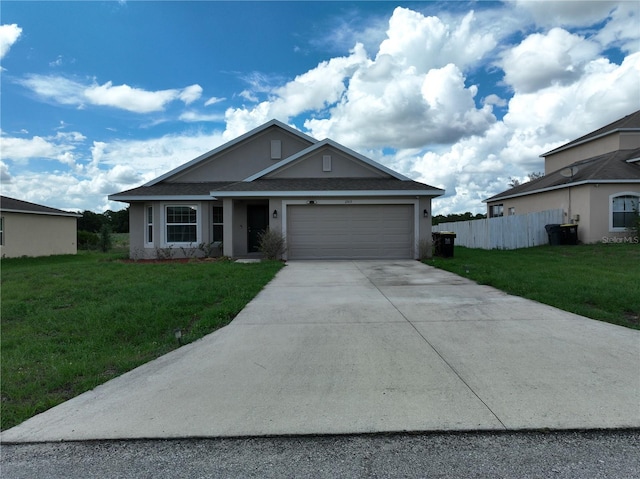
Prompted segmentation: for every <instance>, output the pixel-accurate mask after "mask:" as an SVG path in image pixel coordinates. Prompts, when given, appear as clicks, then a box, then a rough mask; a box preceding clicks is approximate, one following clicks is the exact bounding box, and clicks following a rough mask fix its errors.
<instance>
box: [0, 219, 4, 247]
mask: <svg viewBox="0 0 640 479" xmlns="http://www.w3.org/2000/svg"><path fill="white" fill-rule="evenodd" d="M0 246H4V216H2V217H0Z"/></svg>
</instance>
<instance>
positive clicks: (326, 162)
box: [322, 155, 331, 171]
mask: <svg viewBox="0 0 640 479" xmlns="http://www.w3.org/2000/svg"><path fill="white" fill-rule="evenodd" d="M322 171H331V155H322Z"/></svg>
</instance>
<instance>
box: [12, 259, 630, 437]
mask: <svg viewBox="0 0 640 479" xmlns="http://www.w3.org/2000/svg"><path fill="white" fill-rule="evenodd" d="M638 371H640V333H639V332H638V331H633V330H630V329H626V328H622V327H619V326H614V325H611V324H606V323H602V322H599V321H594V320H591V319H587V318H584V317H581V316H578V315H575V314H571V313H567V312H564V311H561V310H559V309H556V308H552V307H550V306H546V305H543V304H540V303H536V302H534V301H529V300H525V299H522V298H519V297H515V296H510V295H507V294H505V293H503V292H500V291H498V290H496V289H493V288H490V287H487V286H480V285H477V284H476V283H474V282H472V281H470V280H467V279H465V278H462V277H460V276H456V275H454V274H451V273H448V272H445V271H441V270H438V269H435V268H432V267H429V266H426V265H424V264H422V263H420V262H417V261H293V262H289V263H288V264H287V266H286V267H285V268H283V269H282V270H281V271H280V272H279V273H278V275H277V276H276V278H275V279H274V280H273V281H272V282H271V283H269V284H268V285H267V286H266V287H265V288H264V290H263V291H262V292H261V293H260V294H259V295H258V296H257V297H256V298H255V299H254V300H253V301H252V302H251V303H249V304H248V305H247V306H246V308H245V309H244V310H243V311H242V312H241V313H240V314H239V315H238V316H237V317H236V319H235V320H234V321H233V322H232V323H231V324H230V325H229V326H227V327H225V328H223V329H221V330H219V331H217V332H215V333H213V334H210V335H209V336H207V337H205V338H203V339H201V340H199V341H196V342H194V343H192V344H189V345H186V346H183V347H181V348H179V349H177V350H175V351H173V352H171V353H169V354H167V355H165V356H162V357H161V358H159V359H157V360H155V361H152V362H150V363H148V364H145V365H143V366H141V367H139V368H137V369H135V370H133V371H131V372H129V373H127V374H124V375H123V376H120V377H118V378H116V379H113V380H111V381H109V382H107V383H105V384H103V385H102V386H99V387H97V388H95V389H94V390H92V391H88V392H86V393H84V394H82V395H80V396H78V397H76V398H74V399H71V400H69V401H67V402H65V403H63V404H61V405H59V406H57V407H55V408H52V409H50V410H49V411H46V412H44V413H42V414H39V415H37V416H35V417H33V418H31V419H29V420H27V421H25V422H24V423H22V424H20V425H18V426H16V427H14V428H12V429H9V430H7V431H5V432H3V433H2V441H3V442H42V441H59V440H66V441H71V440H98V439H135V438H184V437H238V436H271V435H298V434H352V433H376V432H400V431H416V432H417V431H468V430H522V429H547V428H548V429H601V428H631V427H640V373H639V372H638Z"/></svg>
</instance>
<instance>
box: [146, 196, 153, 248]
mask: <svg viewBox="0 0 640 479" xmlns="http://www.w3.org/2000/svg"><path fill="white" fill-rule="evenodd" d="M153 214H154V210H153V205H144V245H145V247H147V248H149V247H152V246H153V237H154V231H153V227H154V221H153ZM149 215H151V217H149Z"/></svg>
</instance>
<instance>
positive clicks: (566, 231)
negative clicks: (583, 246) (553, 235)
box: [560, 224, 578, 245]
mask: <svg viewBox="0 0 640 479" xmlns="http://www.w3.org/2000/svg"><path fill="white" fill-rule="evenodd" d="M560 243H561V244H571V245H575V244H578V225H574V224H565V225H560Z"/></svg>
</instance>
